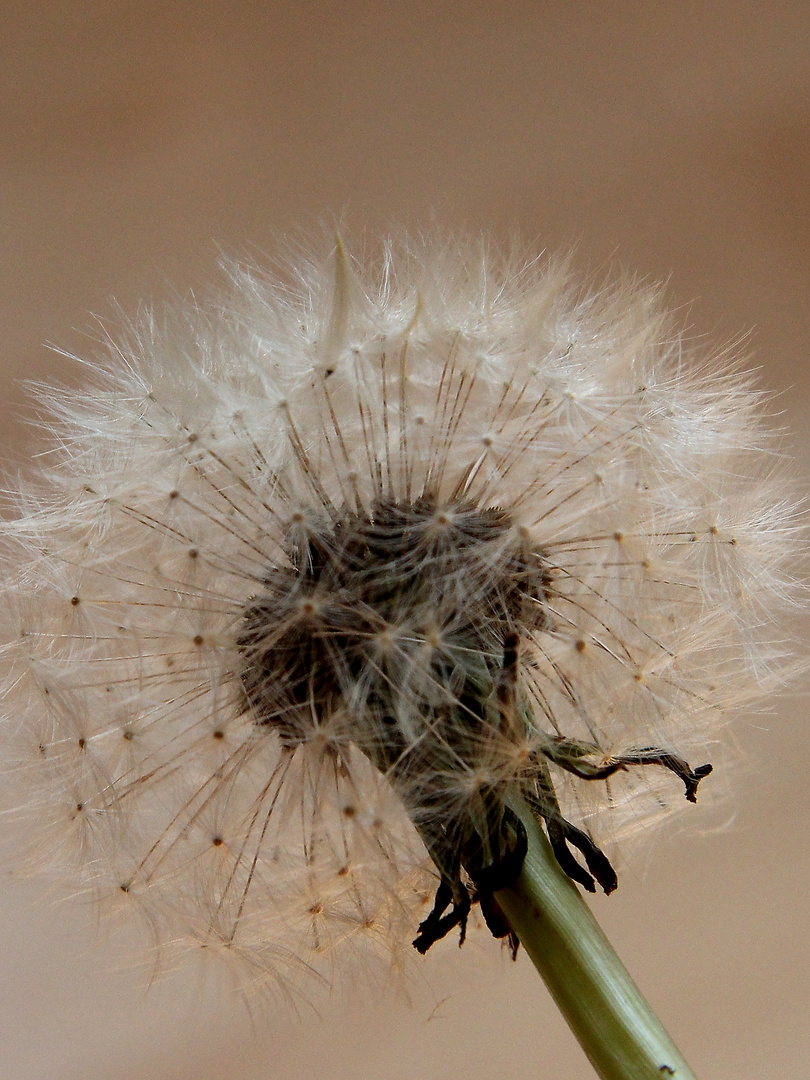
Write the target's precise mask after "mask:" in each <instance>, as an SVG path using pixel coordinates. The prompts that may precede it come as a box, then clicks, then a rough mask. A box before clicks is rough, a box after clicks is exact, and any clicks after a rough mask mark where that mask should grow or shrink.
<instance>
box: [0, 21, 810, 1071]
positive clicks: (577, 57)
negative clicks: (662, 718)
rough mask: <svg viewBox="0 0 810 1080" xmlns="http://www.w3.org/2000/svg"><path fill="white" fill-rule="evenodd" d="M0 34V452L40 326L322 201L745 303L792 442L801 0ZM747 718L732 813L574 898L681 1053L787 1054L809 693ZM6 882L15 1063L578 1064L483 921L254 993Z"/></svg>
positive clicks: (5, 1045) (38, 24) (14, 433)
mask: <svg viewBox="0 0 810 1080" xmlns="http://www.w3.org/2000/svg"><path fill="white" fill-rule="evenodd" d="M0 42H2V45H0V243H1V245H2V246H1V248H0V250H2V255H3V266H4V270H3V273H2V278H1V280H0V310H1V311H2V319H3V328H4V334H3V342H2V349H0V364H2V372H3V380H4V381H3V389H4V394H5V407H4V408H3V411H2V423H3V425H4V427H3V428H2V432H0V450H2V454H3V457H4V459H5V460H6V462H11V463H13V462H15V461H18V460H23V459H24V458H25V456H26V454H27V453H28V452H29V450H30V448H31V447H32V446H33V445H34V441H33V439H32V437H31V436H30V435H29V434H27V433H26V431H25V429H24V427H23V426H22V424H21V423H20V422H19V420H18V419H17V418H15V414H18V413H19V410H20V406H21V403H22V401H23V393H22V390H21V389H20V387H19V384H18V382H17V380H18V379H19V378H21V377H32V378H47V377H49V376H53V375H54V374H56V373H58V372H59V371H60V367H62V366H63V363H64V362H63V361H61V360H60V358H59V357H58V356H57V355H54V354H53V353H49V352H48V351H47V350H46V349H45V348H44V345H43V343H44V342H47V341H50V342H55V343H57V344H59V345H62V346H66V347H68V348H74V349H76V350H77V351H79V352H81V351H85V352H86V351H89V349H90V342H89V340H88V339H87V338H86V336H85V335H84V333H83V331H84V329H85V328H86V327H87V326H88V325H89V315H88V313H90V312H94V313H98V314H102V315H104V314H109V313H110V312H111V310H112V308H111V303H110V301H111V299H112V298H115V300H116V301H117V302H118V303H120V305H121V306H122V308H123V310H124V311H125V312H129V313H132V312H134V310H135V308H136V305H137V304H138V302H139V301H140V300H142V299H147V300H161V299H164V298H166V297H167V296H169V295H170V293H171V291H172V290H176V291H178V292H181V293H184V292H186V291H187V290H188V289H190V288H195V289H196V288H199V287H201V286H204V285H205V284H206V283H207V282H209V281H210V280H211V279H212V278H215V277H216V262H217V259H218V257H219V252H220V251H224V252H226V253H228V254H235V255H240V254H247V255H249V256H256V255H258V254H259V253H261V252H262V251H267V252H272V251H273V250H274V247H275V245H276V237H278V236H279V235H282V236H283V235H284V234H286V233H289V232H291V231H296V230H298V229H299V228H301V227H303V228H304V229H313V228H317V227H318V225H319V223H321V222H326V223H327V224H328V223H329V222H330V221H333V220H335V219H336V218H338V217H340V218H342V219H343V220H344V221H345V222H346V223H347V226H348V231H349V233H351V232H352V231H361V230H364V229H368V230H370V231H374V230H376V229H380V228H385V227H387V226H391V225H399V224H404V225H406V226H410V227H414V228H418V227H419V226H420V225H425V224H430V223H431V222H432V221H438V222H441V223H445V224H448V225H449V226H463V227H466V228H469V229H474V230H478V229H485V230H487V231H489V232H494V233H495V234H496V235H503V236H505V237H507V236H509V235H510V234H511V233H513V232H515V231H518V232H519V233H520V234H521V235H522V236H524V237H526V238H527V240H528V241H530V242H531V243H532V244H534V245H535V246H536V247H546V248H549V249H552V250H555V249H558V248H565V249H567V248H569V247H570V246H571V245H572V244H575V245H576V248H577V252H578V254H577V259H578V261H579V262H580V263H581V264H582V265H583V266H585V267H587V268H591V269H594V268H599V267H602V266H603V265H605V264H607V263H610V262H612V261H613V262H618V263H619V264H621V265H623V266H626V267H629V268H631V269H634V270H637V271H640V272H641V273H642V274H643V275H645V276H648V277H651V278H655V279H667V280H668V282H669V291H670V297H671V300H672V303H673V304H674V305H676V306H678V307H680V308H682V309H683V311H684V319H685V321H686V322H687V324H688V326H689V327H690V333H691V334H693V335H695V336H702V335H706V336H707V337H708V338H709V339H710V340H712V341H715V342H716V341H718V340H727V339H730V338H733V337H738V336H740V335H748V337H747V345H746V347H747V349H748V351H749V353H750V354H751V355H752V357H753V358H754V361H755V362H756V363H757V364H760V365H761V366H762V368H763V371H764V376H763V377H764V381H765V383H766V384H767V385H768V386H769V387H771V388H773V389H774V390H775V391H777V392H778V393H779V394H780V397H779V399H778V400H779V407H780V408H783V409H784V412H785V416H786V421H787V423H788V424H789V425H790V426H791V427H792V428H793V429H794V430H795V431H796V432H797V433H798V434H797V436H796V439H795V444H796V446H797V449H798V451H799V453H800V454H803V455H804V456H805V458H806V457H807V453H808V444H810V440H809V439H808V427H810V425H808V422H807V418H808V408H809V407H810V370H808V366H807V363H808V357H810V306H808V302H807V299H808V285H810V250H809V248H810V245H809V244H808V241H810V6H808V4H807V3H806V0H794V2H789V0H786V2H776V0H774V2H772V3H752V2H745V0H735V2H732V0H728V2H718V3H698V2H692V0H678V2H677V3H660V2H659V3H656V2H652V3H644V2H640V0H639V2H635V3H634V2H630V0H618V2H615V3H610V2H608V3H604V2H602V3H591V2H571V0H568V2H563V0H542V2H538V0H515V2H512V0H501V2H499V3H490V4H485V3H481V4H476V3H469V2H468V3H465V2H453V0H450V2H447V3H442V4H438V5H433V6H431V5H428V4H423V3H418V2H417V0H406V2H396V0H394V2H393V3H391V4H383V3H381V2H378V3H371V2H354V3H352V2H348V0H343V2H340V0H335V2H332V3H305V2H301V0H291V2H288V3H285V4H282V3H272V2H269V3H259V2H248V0H232V2H231V3H228V4H226V3H213V2H204V0H198V2H194V0H188V2H173V3H168V2H167V3H158V2H155V0H141V2H140V3H134V2H125V0H107V2H105V3H100V2H98V0H95V2H94V0H85V2H84V3H77V2H75V3H70V2H60V0H41V2H39V3H36V4H31V3H30V2H22V0H5V3H4V4H3V7H2V14H0ZM74 328H76V329H74ZM737 738H738V741H739V744H740V748H741V754H742V757H743V759H744V761H745V762H747V764H746V765H744V766H743V767H742V768H741V770H740V772H739V775H738V777H737V778H736V781H735V782H733V783H732V786H733V788H734V790H735V792H736V799H735V800H734V802H733V804H732V805H731V806H730V808H729V809H728V810H727V811H726V813H725V816H723V815H720V816H718V815H716V814H715V815H708V814H707V813H706V812H702V810H701V807H698V808H697V809H696V810H695V811H693V812H692V814H691V815H689V816H688V817H687V819H686V821H685V822H684V827H683V828H681V829H680V830H678V832H677V834H673V833H670V834H668V835H667V836H665V837H663V838H662V839H661V840H660V841H659V842H657V843H656V844H655V845H653V846H651V847H649V849H648V850H647V851H646V852H645V857H644V859H643V861H642V862H636V863H631V864H630V865H629V866H626V867H624V868H623V873H622V883H621V887H620V889H619V891H618V893H617V894H616V895H614V896H613V897H611V899H610V900H605V899H604V898H603V899H602V900H597V901H596V902H595V907H596V909H597V916H598V917H599V918H600V919H601V920H602V921H603V923H604V924H605V925H606V927H607V929H608V930H609V932H610V933H611V935H612V937H613V939H614V942H615V944H616V946H617V947H618V949H619V952H620V953H621V954H622V956H623V957H624V958H625V961H626V963H627V964H628V966H629V967H630V969H631V971H632V972H633V974H634V975H635V976H636V978H637V980H638V981H639V982H640V984H641V986H642V988H643V989H644V990H645V991H646V992H647V993H648V995H649V997H650V998H651V1000H652V1002H653V1003H654V1005H655V1006H656V1007H657V1008H658V1009H659V1011H660V1013H661V1015H662V1018H663V1019H664V1022H665V1023H666V1025H667V1026H668V1027H669V1029H670V1030H671V1032H672V1034H673V1035H674V1037H675V1039H676V1041H677V1042H679V1044H680V1045H681V1047H682V1049H683V1051H684V1053H685V1055H686V1057H687V1058H688V1059H689V1060H691V1062H692V1063H693V1065H694V1068H695V1070H696V1071H697V1073H698V1075H699V1076H701V1077H702V1078H704V1080H709V1078H712V1080H732V1078H734V1080H742V1078H752V1080H754V1078H756V1080H771V1078H773V1080H776V1078H782V1077H785V1076H793V1077H799V1076H804V1075H808V1073H810V1068H808V1066H809V1065H810V990H809V989H808V974H807V973H808V971H810V946H809V945H808V931H807V926H808V921H809V920H810V900H809V899H808V896H810V880H808V879H809V878H810V873H809V871H808V821H809V820H810V814H809V813H808V810H810V806H809V805H808V804H809V803H810V798H809V797H808V768H807V750H808V736H807V732H806V702H803V701H802V700H800V699H798V697H794V698H793V699H789V700H787V701H786V702H784V703H782V704H781V705H780V706H779V710H778V712H775V713H774V714H773V715H770V716H768V717H766V718H765V719H764V720H758V721H756V722H749V723H742V724H741V725H739V726H738V728H737ZM718 821H720V822H723V821H728V822H730V824H729V826H728V827H727V828H719V829H718V828H716V827H715V826H716V824H717V822H718ZM0 912H1V913H2V918H0V954H2V959H1V960H0V963H2V972H3V975H2V980H0V1074H2V1076H4V1077H9V1078H10V1080H35V1078H36V1080H40V1078H42V1080H44V1078H45V1077H47V1078H48V1080H73V1078H76V1080H78V1078H79V1077H81V1078H82V1080H107V1078H113V1077H114V1078H115V1080H145V1078H147V1077H161V1078H166V1080H192V1078H193V1080H229V1078H231V1077H239V1080H258V1078H273V1080H292V1078H301V1077H310V1076H318V1077H322V1078H327V1080H332V1078H334V1080H338V1078H344V1077H346V1078H349V1077H351V1078H363V1080H376V1078H383V1077H384V1078H386V1080H406V1078H410V1077H413V1076H419V1077H421V1078H423V1080H439V1078H442V1080H445V1078H447V1077H448V1076H460V1075H464V1076H466V1077H469V1078H471V1080H478V1078H493V1077H510V1078H514V1080H522V1078H526V1080H528V1078H529V1077H531V1078H533V1080H536V1078H541V1080H542V1078H545V1077H548V1078H565V1080H580V1078H582V1080H586V1078H589V1077H590V1076H591V1072H590V1069H589V1066H588V1065H587V1063H586V1061H585V1060H584V1058H583V1057H582V1055H581V1052H580V1051H579V1049H578V1047H577V1046H576V1045H575V1044H574V1042H573V1039H572V1038H571V1036H570V1035H569V1034H568V1032H567V1030H566V1029H565V1027H564V1025H563V1024H562V1022H561V1021H560V1020H559V1018H558V1017H557V1016H556V1014H555V1010H554V1008H553V1006H552V1005H551V1003H550V1001H549V1000H548V998H547V995H546V993H545V991H544V990H543V988H542V987H541V986H540V985H539V984H538V982H537V980H536V978H535V976H534V973H533V971H532V969H531V967H530V965H529V964H528V962H527V961H526V960H525V958H523V957H521V959H520V962H519V963H518V964H517V965H514V966H513V965H512V964H511V963H508V962H507V961H506V960H504V961H503V962H502V963H501V962H499V961H498V959H497V958H496V959H495V960H494V961H487V960H486V959H484V958H482V957H481V956H480V955H479V954H480V951H481V950H480V949H479V948H478V947H477V946H475V947H472V948H469V949H466V950H464V951H463V952H461V953H460V954H459V955H458V957H457V958H456V957H454V963H453V966H451V967H449V968H446V967H442V965H441V964H437V965H436V966H437V968H438V967H442V971H441V972H440V973H438V974H437V977H436V980H435V990H434V995H433V997H430V995H427V994H425V993H424V992H423V991H422V990H419V989H418V988H417V989H415V990H414V994H413V1002H412V1004H411V1005H407V1004H405V1003H402V1002H400V1003H398V1004H396V1003H391V1002H385V1003H383V1004H377V1005H374V1004H371V1005H370V1004H369V1001H368V999H367V998H366V999H365V1000H364V1001H363V1004H362V1008H360V1007H358V1005H357V1004H356V1002H355V1003H353V1002H352V1001H350V1000H348V996H345V997H344V1000H343V1001H342V1002H335V1003H334V1005H330V1006H329V1007H327V1008H325V1009H323V1010H322V1013H321V1016H315V1015H312V1014H308V1013H306V1012H304V1013H302V1015H301V1016H300V1017H299V1018H296V1017H295V1016H294V1015H293V1014H290V1013H284V1012H283V1011H280V1010H279V1011H277V1012H271V1013H270V1015H267V1014H265V1013H263V1012H262V1011H261V1010H257V1011H256V1012H255V1013H254V1016H253V1020H252V1023H251V1020H250V1017H248V1016H247V1015H246V1012H245V1010H244V1009H243V1008H242V1007H241V1006H240V1005H239V1004H238V1003H234V1002H228V1001H225V1000H219V1001H216V1000H213V1001H212V1000H211V999H210V997H208V998H205V999H204V1000H203V1001H202V1002H201V1003H197V1001H196V999H197V996H198V995H197V986H196V984H194V983H193V982H192V983H190V984H189V983H188V982H185V981H184V980H182V979H181V980H179V981H178V980H175V981H174V982H172V983H171V984H168V985H167V986H163V987H160V986H158V987H157V988H156V989H153V990H151V991H149V992H148V993H147V992H146V991H144V989H143V987H142V985H141V982H139V980H138V979H137V978H136V977H135V976H134V975H132V973H131V972H130V971H129V970H128V969H127V962H126V947H125V946H123V945H118V946H114V945H112V944H109V943H107V942H106V941H105V939H104V938H103V937H102V938H99V937H97V936H96V933H95V929H94V926H93V916H92V913H90V912H87V911H86V910H85V909H84V907H82V906H80V905H78V904H71V903H68V904H62V905H59V906H56V907H54V906H53V904H52V897H50V896H48V895H46V889H45V886H44V885H43V883H42V882H41V881H39V882H38V881H18V880H16V879H15V878H11V877H8V875H7V874H6V875H5V880H4V883H3V891H2V895H0ZM489 951H492V950H489ZM495 951H497V950H495ZM429 962H430V959H429V960H428V963H429ZM444 998H447V1000H443V1001H442V1004H441V1005H440V1006H439V1007H437V1008H436V1009H434V1006H435V1005H436V1002H437V1000H439V999H444Z"/></svg>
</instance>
